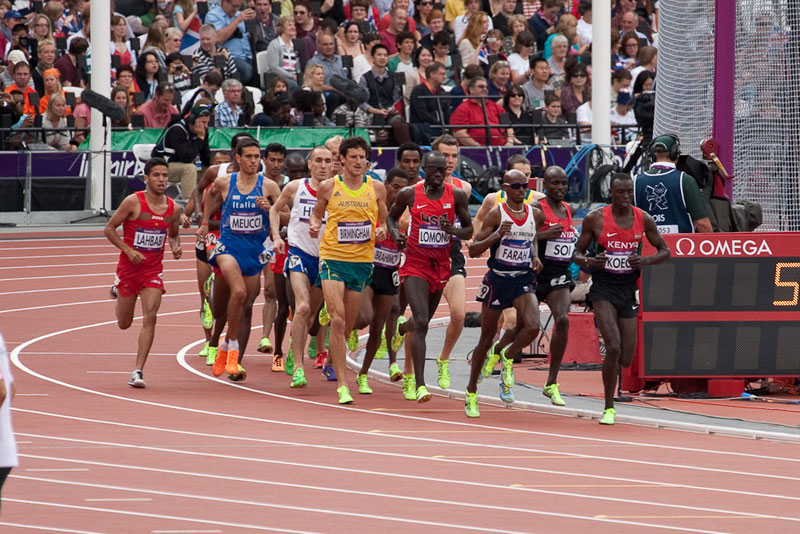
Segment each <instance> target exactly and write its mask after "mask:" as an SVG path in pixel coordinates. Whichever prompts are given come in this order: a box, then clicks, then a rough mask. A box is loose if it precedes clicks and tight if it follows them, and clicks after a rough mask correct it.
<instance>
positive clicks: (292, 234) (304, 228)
mask: <svg viewBox="0 0 800 534" xmlns="http://www.w3.org/2000/svg"><path fill="white" fill-rule="evenodd" d="M316 205H317V191H316V189H314V188H313V187H311V181H310V180H309V179H308V178H306V179H305V180H301V183H300V184H299V185H298V186H297V193H295V195H294V202H293V203H292V211H291V212H290V215H289V230H288V239H289V243H290V244H291V245H292V246H293V247H297V248H299V249H300V250H302V251H303V252H305V253H306V254H308V255H309V256H315V257H316V256H317V255H319V244H320V241H321V240H322V237H321V236H322V235H323V233H324V231H325V221H326V220H327V214H326V216H325V217H324V218H323V219H322V228H320V237H318V238H316V239H314V238H312V237H311V236H310V235H308V221H309V220H311V212H313V211H314V206H316Z"/></svg>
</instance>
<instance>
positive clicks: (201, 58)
mask: <svg viewBox="0 0 800 534" xmlns="http://www.w3.org/2000/svg"><path fill="white" fill-rule="evenodd" d="M199 33H200V47H199V48H198V49H197V50H195V52H194V54H192V61H193V62H194V64H193V66H192V74H197V75H198V76H200V77H201V78H202V77H203V76H205V75H206V74H208V73H209V72H211V71H212V70H216V71H217V72H218V73H219V74H220V76H222V78H223V79H226V80H227V79H228V78H236V79H239V71H238V70H236V63H234V61H233V58H232V57H231V55H230V53H229V52H228V51H227V50H225V49H224V48H218V47H217V29H216V28H215V27H214V26H212V25H211V24H204V25H203V26H201V27H200V31H199Z"/></svg>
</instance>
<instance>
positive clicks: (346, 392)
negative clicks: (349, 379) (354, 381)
mask: <svg viewBox="0 0 800 534" xmlns="http://www.w3.org/2000/svg"><path fill="white" fill-rule="evenodd" d="M336 393H338V394H339V404H352V403H353V396H352V395H350V389H349V388H348V387H347V386H339V387H338V388H336Z"/></svg>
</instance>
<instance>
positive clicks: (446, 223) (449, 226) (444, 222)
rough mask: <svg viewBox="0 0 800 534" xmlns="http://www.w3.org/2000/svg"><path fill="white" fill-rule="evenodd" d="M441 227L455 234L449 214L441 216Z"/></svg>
mask: <svg viewBox="0 0 800 534" xmlns="http://www.w3.org/2000/svg"><path fill="white" fill-rule="evenodd" d="M439 228H441V229H442V230H444V231H445V232H447V233H448V234H450V235H453V223H451V222H450V221H449V220H448V218H447V215H442V216H441V217H439Z"/></svg>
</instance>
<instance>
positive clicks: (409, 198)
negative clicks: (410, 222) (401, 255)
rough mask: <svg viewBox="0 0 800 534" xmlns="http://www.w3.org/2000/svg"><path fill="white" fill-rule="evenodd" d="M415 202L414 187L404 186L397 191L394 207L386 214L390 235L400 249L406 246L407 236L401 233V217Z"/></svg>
mask: <svg viewBox="0 0 800 534" xmlns="http://www.w3.org/2000/svg"><path fill="white" fill-rule="evenodd" d="M413 202H414V187H413V186H408V187H404V188H403V189H401V190H400V192H399V193H397V196H396V197H395V199H394V204H392V209H390V210H389V213H388V214H387V215H386V228H388V230H389V235H390V236H392V239H393V240H394V242H395V243H396V244H397V248H399V249H400V250H402V249H404V248H405V246H406V236H405V235H403V234H402V233H400V224H399V223H400V218H401V217H402V216H403V213H405V211H406V208H408V209H410V208H411V205H412V203H413Z"/></svg>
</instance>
